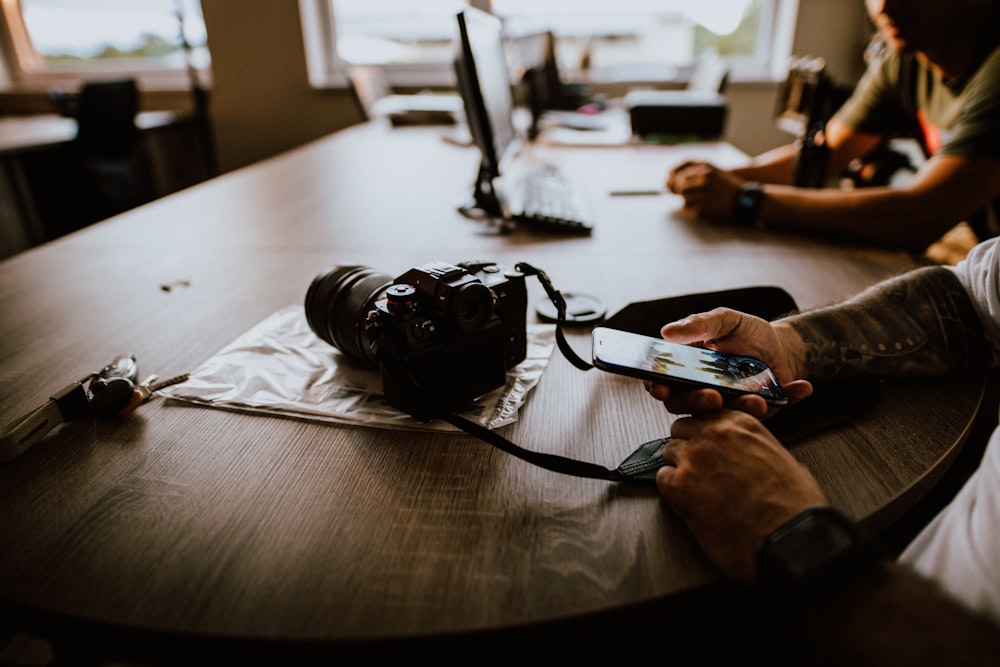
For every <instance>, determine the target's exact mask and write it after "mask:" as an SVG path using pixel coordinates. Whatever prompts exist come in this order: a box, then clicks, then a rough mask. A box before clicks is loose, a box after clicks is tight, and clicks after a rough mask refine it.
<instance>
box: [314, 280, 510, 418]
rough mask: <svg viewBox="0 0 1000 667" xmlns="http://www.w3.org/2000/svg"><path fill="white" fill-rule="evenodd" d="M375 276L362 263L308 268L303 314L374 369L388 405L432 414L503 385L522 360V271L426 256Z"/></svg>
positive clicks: (343, 349)
mask: <svg viewBox="0 0 1000 667" xmlns="http://www.w3.org/2000/svg"><path fill="white" fill-rule="evenodd" d="M380 276H381V274H374V275H372V274H371V273H370V272H369V270H368V269H365V268H364V267H335V268H334V269H333V270H331V271H329V272H327V273H326V274H322V275H320V276H317V277H316V279H315V280H314V281H313V284H312V286H310V288H309V292H308V293H307V294H306V318H307V320H308V321H309V326H310V327H311V328H312V330H313V331H314V332H315V333H316V334H317V335H318V336H319V337H320V338H322V339H323V340H325V341H327V342H328V343H330V344H332V345H333V346H334V347H337V348H338V349H340V350H341V352H345V353H347V354H349V355H352V356H356V357H357V358H359V359H360V360H362V361H366V362H369V363H374V364H375V365H377V366H379V367H380V369H381V373H382V389H383V393H384V395H385V399H386V401H387V402H388V403H389V404H391V405H393V406H394V407H396V408H399V409H400V410H403V411H404V412H406V413H408V414H410V415H412V416H413V417H414V418H416V419H418V420H421V421H426V420H429V419H432V418H433V417H435V416H437V415H439V414H441V413H442V412H450V411H453V410H456V409H459V408H461V407H463V406H464V405H465V404H467V403H468V402H469V401H471V400H473V399H475V398H477V397H479V396H482V395H483V394H486V393H488V392H490V391H493V390H494V389H497V388H498V387H502V386H503V385H504V384H506V382H507V371H508V370H509V369H511V368H513V367H514V366H516V365H517V364H518V363H520V362H521V361H523V360H524V358H525V356H526V353H527V305H528V295H527V287H526V284H525V275H524V274H523V273H520V272H518V271H513V270H505V269H503V268H501V267H500V266H499V265H498V264H496V263H494V262H461V263H458V264H448V263H445V262H430V263H428V264H423V265H421V266H417V267H415V268H413V269H410V270H408V271H406V272H405V273H403V274H402V275H400V276H399V277H397V278H395V279H391V280H387V281H382V282H379V278H380ZM345 291H346V292H348V293H347V294H345V293H344V292H345ZM359 334H361V335H359Z"/></svg>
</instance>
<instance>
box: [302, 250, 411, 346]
mask: <svg viewBox="0 0 1000 667" xmlns="http://www.w3.org/2000/svg"><path fill="white" fill-rule="evenodd" d="M392 283H393V278H392V276H390V275H389V274H387V273H382V272H380V271H376V270H374V269H370V268H368V267H366V266H359V265H338V266H333V267H331V268H330V270H328V271H327V272H326V273H321V274H320V275H318V276H316V278H314V279H313V281H312V284H311V285H309V290H308V291H307V292H306V300H305V313H306V321H307V322H308V323H309V328H310V329H312V330H313V333H315V334H316V335H317V336H319V337H320V338H321V339H323V340H324V341H326V342H327V343H329V344H330V345H333V346H334V347H335V348H337V349H338V350H340V351H341V352H343V353H344V354H346V355H348V356H350V357H354V358H355V359H357V360H359V361H364V362H367V363H369V364H370V365H372V366H377V365H378V361H377V360H376V359H375V355H374V353H372V350H371V345H370V343H369V341H368V336H367V334H366V333H365V321H366V320H367V318H368V313H369V311H371V310H372V309H373V308H374V307H375V302H376V301H378V300H379V299H380V298H382V297H383V296H384V294H385V290H386V288H388V287H389V286H390V285H392Z"/></svg>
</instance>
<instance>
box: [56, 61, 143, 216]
mask: <svg viewBox="0 0 1000 667" xmlns="http://www.w3.org/2000/svg"><path fill="white" fill-rule="evenodd" d="M138 112H139V91H138V88H137V86H136V82H135V80H134V79H120V80H113V81H95V82H89V83H86V84H84V86H83V87H82V88H81V90H80V95H79V99H78V101H77V105H76V114H75V115H76V120H77V135H76V139H75V140H74V150H75V153H76V158H77V159H78V162H79V165H80V168H81V171H82V174H81V185H82V192H81V196H82V197H83V201H84V206H85V215H86V219H85V221H84V222H85V224H87V223H90V222H96V221H97V220H102V219H104V218H108V217H110V216H112V215H116V214H118V213H121V212H122V211H126V210H128V209H130V208H134V207H136V206H139V205H140V204H145V203H146V202H148V201H151V200H152V199H154V198H155V191H154V187H153V179H152V168H151V165H150V160H149V156H148V155H147V152H146V148H145V146H144V145H143V143H142V137H141V135H140V132H139V128H138V126H137V125H136V123H135V118H136V114H138Z"/></svg>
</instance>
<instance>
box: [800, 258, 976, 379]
mask: <svg viewBox="0 0 1000 667" xmlns="http://www.w3.org/2000/svg"><path fill="white" fill-rule="evenodd" d="M786 321H787V322H788V323H789V324H790V325H791V326H793V327H794V328H795V330H796V331H798V333H799V335H800V336H801V337H802V340H803V341H804V342H805V345H806V352H805V368H804V371H805V375H806V377H809V378H812V379H814V380H836V379H843V378H847V377H853V376H858V375H876V376H893V375H894V376H931V375H943V374H946V373H950V372H956V371H968V370H985V369H986V368H987V366H989V364H990V363H991V362H992V352H991V349H990V346H989V344H988V343H987V341H986V339H985V338H984V336H983V328H982V324H981V323H980V321H979V318H978V316H977V315H976V312H975V310H973V307H972V302H971V301H970V299H969V296H968V294H966V292H965V290H964V289H963V288H962V285H961V283H959V281H958V278H957V277H956V276H955V274H954V273H953V272H952V271H950V270H949V269H946V268H944V267H927V268H923V269H917V270H915V271H912V272H909V273H907V274H904V275H902V276H899V277H897V278H893V279H890V280H887V281H885V282H882V283H879V284H877V285H875V286H873V287H871V288H869V289H867V290H865V291H864V292H861V293H860V294H858V295H857V296H856V297H854V298H852V299H850V300H849V301H846V302H844V303H842V304H839V305H836V306H830V307H827V308H821V309H819V310H814V311H810V312H807V313H803V314H801V315H796V316H792V317H789V318H787V320H786Z"/></svg>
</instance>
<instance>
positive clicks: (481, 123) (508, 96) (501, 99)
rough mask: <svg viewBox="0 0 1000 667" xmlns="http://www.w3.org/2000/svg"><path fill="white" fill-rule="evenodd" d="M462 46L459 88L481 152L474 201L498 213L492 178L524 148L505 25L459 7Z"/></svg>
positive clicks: (458, 58)
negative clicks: (516, 123) (518, 127)
mask: <svg viewBox="0 0 1000 667" xmlns="http://www.w3.org/2000/svg"><path fill="white" fill-rule="evenodd" d="M457 16H458V33H459V48H458V54H457V56H456V58H455V74H456V78H457V82H458V91H459V94H460V95H461V97H462V101H463V103H464V105H465V116H466V120H467V122H468V124H469V134H471V135H472V140H473V142H475V144H476V145H477V146H478V147H479V150H480V152H481V153H482V162H481V165H480V170H479V176H478V180H477V183H476V191H475V200H476V205H477V207H479V208H482V209H484V210H486V211H487V212H489V213H493V214H499V213H500V204H499V201H497V200H496V194H495V191H494V189H493V179H495V178H498V177H499V176H500V175H501V174H502V173H503V171H504V169H505V168H506V166H507V165H508V164H509V162H510V160H511V159H513V157H514V155H515V154H516V153H517V152H518V150H519V148H520V140H519V138H518V136H517V132H516V130H515V128H514V96H513V92H512V91H511V79H510V70H509V68H508V66H507V56H506V52H505V51H504V41H503V28H502V26H501V24H500V20H499V19H498V18H496V17H495V16H492V15H491V14H488V13H486V12H483V11H481V10H478V9H475V8H472V7H469V8H466V9H463V10H462V11H460V12H458V15H457Z"/></svg>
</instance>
